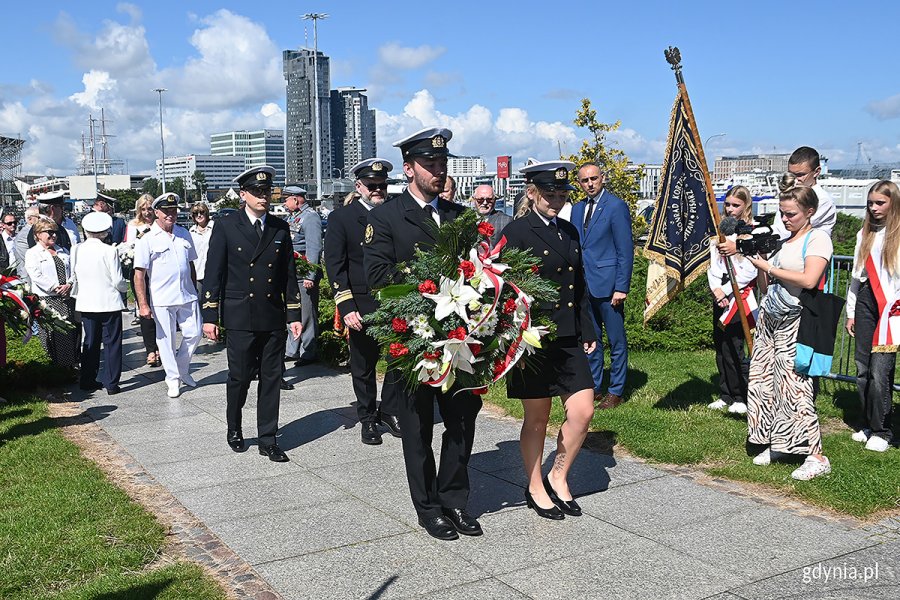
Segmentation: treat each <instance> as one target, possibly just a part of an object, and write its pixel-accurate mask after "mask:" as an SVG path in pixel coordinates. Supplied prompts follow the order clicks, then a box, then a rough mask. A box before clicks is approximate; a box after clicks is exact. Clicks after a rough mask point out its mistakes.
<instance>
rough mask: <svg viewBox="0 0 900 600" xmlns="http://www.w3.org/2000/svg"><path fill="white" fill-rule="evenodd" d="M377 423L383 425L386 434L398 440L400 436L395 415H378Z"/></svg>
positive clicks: (398, 422)
mask: <svg viewBox="0 0 900 600" xmlns="http://www.w3.org/2000/svg"><path fill="white" fill-rule="evenodd" d="M378 422H379V423H381V424H382V425H384V426H385V427H386V428H387V430H388V433H390V434H391V435H392V436H394V437H396V438H398V437H401V436H400V420H399V419H398V418H397V417H396V416H395V415H385V414H382V413H380V412H379V413H378Z"/></svg>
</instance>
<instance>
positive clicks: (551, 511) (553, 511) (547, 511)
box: [525, 488, 566, 521]
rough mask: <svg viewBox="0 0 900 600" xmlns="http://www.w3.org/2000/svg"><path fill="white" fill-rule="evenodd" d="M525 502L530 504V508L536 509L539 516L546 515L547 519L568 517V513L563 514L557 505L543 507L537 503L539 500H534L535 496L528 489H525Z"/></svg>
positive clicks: (560, 519)
mask: <svg viewBox="0 0 900 600" xmlns="http://www.w3.org/2000/svg"><path fill="white" fill-rule="evenodd" d="M525 502H526V503H527V504H528V508H532V509H534V512H536V513H537V514H538V516H539V517H544V518H545V519H551V520H553V521H562V520H563V519H565V518H566V515H564V514H562V511H560V510H559V509H558V508H557V507H556V506H555V505H554V506H553V508H541V507H540V506H538V505H537V502H535V501H534V498H532V497H531V492H529V491H528V489H527V488H526V489H525Z"/></svg>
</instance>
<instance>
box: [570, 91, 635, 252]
mask: <svg viewBox="0 0 900 600" xmlns="http://www.w3.org/2000/svg"><path fill="white" fill-rule="evenodd" d="M573 122H574V123H575V125H576V126H578V127H583V128H586V129H587V130H588V131H589V132H590V135H589V136H588V137H587V138H586V139H584V140H583V141H582V142H581V148H580V149H579V151H578V153H577V154H570V155H569V156H563V157H561V158H562V159H563V160H569V161H572V162H574V163H575V164H576V165H580V164H582V163H585V162H595V163H597V164H599V165H601V166H602V167H603V168H604V169H605V170H606V183H605V184H604V187H605V188H606V189H608V190H609V191H610V192H612V193H613V194H615V195H616V196H618V197H619V198H621V199H622V200H624V201H625V202H626V203H627V204H628V207H629V208H630V209H631V214H632V215H634V214H635V207H636V204H637V200H638V192H639V190H640V182H641V177H643V175H644V165H642V164H641V165H637V166H636V167H635V166H633V165H632V166H631V167H629V162H628V155H627V154H625V152H624V151H623V150H621V149H619V148H616V147H615V146H613V145H610V144H609V143H608V142H607V140H606V136H607V134H608V133H610V132H612V131H616V130H617V129H619V127H621V125H622V122H621V121H616V122H615V123H602V122H600V121H598V120H597V111H596V110H594V108H593V107H592V106H591V101H590V100H589V99H587V98H583V99H582V100H581V108H580V109H579V110H578V112H576V113H575V119H574V121H573ZM571 177H572V183H573V185H575V187H576V188H577V187H578V181H577V173H575V172H573V173H572V174H571ZM572 197H573V200H574V201H575V202H580V201H581V200H584V197H585V196H584V192H582V191H581V189H580V188H579V189H578V191H577V192H573V195H572ZM646 226H647V223H646V222H645V221H644V218H643V217H640V216H634V217H633V219H632V231H633V232H634V233H635V234H637V233H638V232H640V231H643V230H644V229H645V228H646Z"/></svg>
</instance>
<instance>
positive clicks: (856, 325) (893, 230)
mask: <svg viewBox="0 0 900 600" xmlns="http://www.w3.org/2000/svg"><path fill="white" fill-rule="evenodd" d="M847 331H848V332H849V333H850V335H852V336H854V337H855V338H856V355H855V358H856V385H857V388H858V389H859V399H860V402H861V403H862V427H861V428H860V429H859V431H857V432H856V433H854V434H853V439H854V440H856V441H858V442H866V449H867V450H874V451H876V452H884V451H885V450H887V449H888V447H889V446H890V442H891V436H892V433H891V411H892V408H893V405H892V402H893V383H894V367H895V365H896V357H897V347H898V344H900V188H898V187H897V184H895V183H893V182H890V181H879V182H878V183H876V184H875V185H874V186H872V188H871V189H870V190H869V197H868V210H866V217H865V220H864V221H863V227H862V229H861V230H860V231H859V232H858V233H857V234H856V250H855V251H854V253H853V278H852V279H851V281H850V289H849V291H848V292H847Z"/></svg>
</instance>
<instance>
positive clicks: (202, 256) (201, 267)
mask: <svg viewBox="0 0 900 600" xmlns="http://www.w3.org/2000/svg"><path fill="white" fill-rule="evenodd" d="M214 224H215V222H214V221H210V222H209V223H207V224H206V227H204V228H203V229H200V228H199V227H197V225H196V224H194V225H191V229H190V232H191V240H192V241H193V242H194V250H196V251H197V260H195V261H194V270H195V271H196V272H197V280H202V279H203V275H204V274H205V273H206V254H207V253H208V252H209V238H210V236H211V235H212V230H213V225H214Z"/></svg>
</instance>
